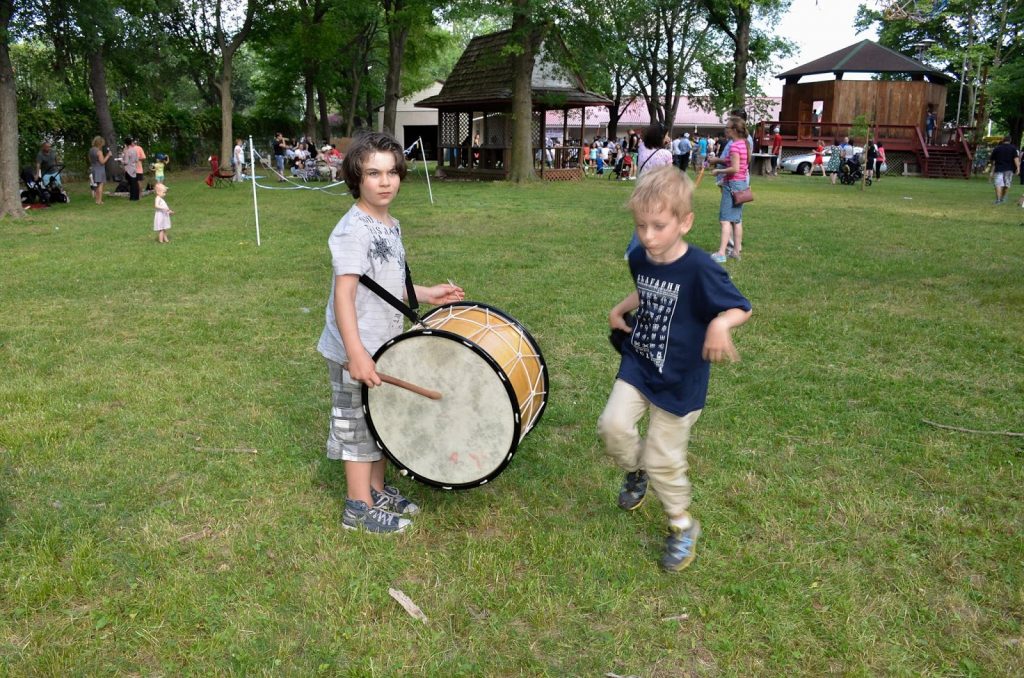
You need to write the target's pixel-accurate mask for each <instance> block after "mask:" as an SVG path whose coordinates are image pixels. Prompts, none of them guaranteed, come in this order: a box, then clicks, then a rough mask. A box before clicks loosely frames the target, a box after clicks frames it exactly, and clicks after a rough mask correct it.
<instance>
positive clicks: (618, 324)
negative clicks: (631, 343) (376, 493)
mask: <svg viewBox="0 0 1024 678" xmlns="http://www.w3.org/2000/svg"><path fill="white" fill-rule="evenodd" d="M608 326H609V327H611V328H612V329H613V330H622V331H623V332H625V333H626V334H630V333H632V332H633V328H632V327H630V326H629V324H627V323H626V318H625V315H624V314H622V313H616V312H615V310H614V309H612V312H611V313H609V314H608Z"/></svg>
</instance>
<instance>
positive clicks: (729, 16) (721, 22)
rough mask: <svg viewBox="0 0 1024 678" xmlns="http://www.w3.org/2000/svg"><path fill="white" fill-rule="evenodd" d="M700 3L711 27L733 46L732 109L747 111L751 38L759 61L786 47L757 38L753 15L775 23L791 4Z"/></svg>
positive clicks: (769, 0)
mask: <svg viewBox="0 0 1024 678" xmlns="http://www.w3.org/2000/svg"><path fill="white" fill-rule="evenodd" d="M700 3H701V4H702V5H703V6H704V8H705V9H706V10H707V13H708V20H709V21H710V22H711V24H712V25H713V26H715V27H716V28H717V29H718V30H720V31H721V32H722V33H724V34H725V35H726V36H727V37H728V39H729V41H730V43H731V44H732V49H733V53H732V57H733V58H732V66H733V80H732V96H731V99H732V101H731V108H739V109H746V108H747V95H748V91H749V89H750V88H749V86H748V76H749V73H748V71H749V67H750V62H751V57H752V54H751V40H752V38H753V39H754V40H755V41H756V42H757V43H758V45H759V47H760V48H761V49H760V50H758V52H760V53H759V54H757V56H759V57H762V58H770V55H771V53H772V51H776V52H778V51H780V48H784V47H785V43H783V42H782V41H780V40H778V39H772V38H769V37H768V36H765V35H764V34H759V32H758V31H756V29H754V28H753V23H754V16H755V13H757V14H758V15H760V17H761V18H764V19H768V20H769V21H772V22H774V21H775V20H777V19H778V18H779V17H780V16H781V15H782V14H783V13H785V11H786V10H787V9H789V3H790V0H700ZM766 48H767V49H766ZM765 51H767V54H765V53H764V52H765Z"/></svg>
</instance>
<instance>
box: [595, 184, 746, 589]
mask: <svg viewBox="0 0 1024 678" xmlns="http://www.w3.org/2000/svg"><path fill="white" fill-rule="evenodd" d="M692 196H693V182H692V181H690V179H689V178H688V177H687V176H686V175H685V174H684V173H682V172H680V171H679V170H678V169H676V168H675V167H671V166H669V167H659V168H657V169H655V170H652V171H651V172H649V173H647V174H645V175H644V176H643V177H642V178H641V179H640V180H639V181H638V182H637V186H636V189H635V190H634V191H633V195H632V197H631V198H630V200H629V203H628V206H629V208H630V209H631V210H632V212H633V220H634V222H635V224H636V235H637V238H639V240H640V244H641V245H642V247H637V248H635V249H634V250H632V251H631V252H630V253H629V268H630V272H631V274H632V276H633V280H634V283H635V284H636V290H635V291H633V292H632V293H630V294H629V295H628V296H626V298H625V299H623V300H622V301H620V302H619V303H618V304H617V305H616V306H615V307H614V308H613V309H612V310H611V312H610V313H609V314H608V323H609V325H611V327H612V329H618V330H622V331H624V332H627V333H629V338H628V339H627V340H626V341H625V342H623V346H622V360H621V363H620V365H619V372H618V375H617V377H616V380H615V384H614V386H613V387H612V392H611V395H610V396H609V398H608V404H607V405H606V406H605V409H604V412H603V413H602V414H601V417H600V419H599V420H598V432H599V433H600V435H601V438H602V439H603V440H604V444H605V449H606V451H607V453H608V455H609V456H611V457H612V458H613V459H614V460H615V461H616V462H617V463H618V465H619V466H620V467H621V468H622V469H623V470H624V471H626V480H625V483H624V484H623V486H622V490H621V492H620V494H619V506H620V507H621V508H623V509H626V510H633V509H635V508H637V507H638V506H640V504H641V502H643V500H644V496H645V494H646V492H647V484H648V482H650V484H651V486H652V487H653V488H654V491H655V492H656V493H657V495H658V498H659V499H660V500H661V503H662V505H663V507H664V509H665V512H666V513H667V514H668V519H669V534H668V539H667V540H666V544H665V552H664V555H663V556H662V558H661V565H662V567H664V568H665V569H666V570H668V571H670V572H675V571H679V570H682V569H683V568H685V567H687V566H688V565H689V564H690V563H691V562H693V559H694V555H695V551H694V549H695V546H696V541H697V537H698V536H699V534H700V523H698V522H697V520H696V519H694V518H692V517H691V516H690V514H689V511H688V509H689V506H690V481H689V480H688V479H687V477H686V470H687V461H686V453H687V444H688V441H689V437H690V428H691V427H692V426H693V424H694V422H696V421H697V418H698V417H699V416H700V413H701V410H702V408H703V407H704V400H705V398H706V396H707V390H708V379H709V376H710V373H711V365H710V363H712V362H720V361H723V360H738V359H739V355H738V353H737V352H736V348H735V346H734V345H733V343H732V336H731V331H732V329H733V328H734V327H738V326H739V325H742V324H743V323H744V322H746V321H747V319H748V318H749V317H750V310H751V309H750V302H749V301H747V299H746V298H745V297H744V296H743V295H742V294H740V292H739V291H738V290H737V289H736V287H735V286H733V284H732V281H731V280H730V279H729V275H728V273H726V272H725V269H724V268H722V267H721V266H720V265H719V264H716V263H715V262H714V261H712V259H711V256H710V255H709V254H708V253H707V252H705V251H704V250H701V249H698V248H697V247H694V246H693V245H689V244H687V242H686V241H685V240H684V239H683V237H684V236H685V235H686V234H687V233H688V232H689V231H690V228H692V226H693V211H692V208H691V199H692ZM634 310H635V311H637V313H636V321H635V325H634V326H632V327H631V326H630V325H629V323H627V321H626V319H625V317H624V316H625V315H626V314H627V313H629V312H631V311H634ZM647 412H649V413H650V421H649V423H648V430H647V437H646V439H641V438H640V435H639V433H638V432H637V423H638V422H639V421H640V419H641V418H642V417H643V415H644V414H645V413H647Z"/></svg>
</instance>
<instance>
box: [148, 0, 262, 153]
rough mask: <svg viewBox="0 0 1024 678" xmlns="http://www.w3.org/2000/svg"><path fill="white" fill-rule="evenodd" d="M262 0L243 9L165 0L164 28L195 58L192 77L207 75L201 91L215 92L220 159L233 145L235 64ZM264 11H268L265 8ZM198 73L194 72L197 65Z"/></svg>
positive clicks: (208, 1) (218, 1) (201, 0)
mask: <svg viewBox="0 0 1024 678" xmlns="http://www.w3.org/2000/svg"><path fill="white" fill-rule="evenodd" d="M260 6H263V5H262V4H261V3H260V2H259V0H246V1H245V6H244V7H240V6H239V4H238V3H237V2H234V0H229V1H228V2H225V0H181V1H180V2H170V0H165V4H164V6H163V9H162V11H161V12H160V16H161V20H162V24H163V25H164V27H165V28H166V29H167V30H168V31H170V32H171V33H172V34H173V35H174V36H175V37H176V38H177V40H178V42H179V43H180V44H182V46H183V47H184V48H185V49H188V50H190V52H191V55H192V60H191V64H193V73H199V74H201V75H205V76H206V79H208V84H207V83H204V82H202V79H199V81H197V86H198V87H200V89H204V88H206V89H207V91H208V92H209V91H210V89H212V90H213V91H214V92H215V93H216V95H217V97H216V98H217V100H218V101H219V104H220V129H221V135H220V157H221V158H230V157H231V149H232V146H233V145H234V139H233V138H232V132H233V129H232V125H233V122H232V115H233V113H234V99H233V98H232V95H231V83H232V75H233V61H234V58H235V55H236V54H237V53H238V50H239V48H240V47H241V46H242V44H243V43H244V42H245V40H246V38H248V37H249V33H250V32H251V31H252V29H253V22H254V20H255V18H256V10H257V7H260ZM263 7H264V11H268V10H267V9H266V7H265V6H263ZM196 64H198V65H199V69H198V70H195V65H196Z"/></svg>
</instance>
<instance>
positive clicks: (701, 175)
mask: <svg viewBox="0 0 1024 678" xmlns="http://www.w3.org/2000/svg"><path fill="white" fill-rule="evenodd" d="M703 178H704V167H703V166H701V168H700V172H698V173H697V181H695V182H693V187H694V188H697V187H698V186H700V180H701V179H703Z"/></svg>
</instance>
